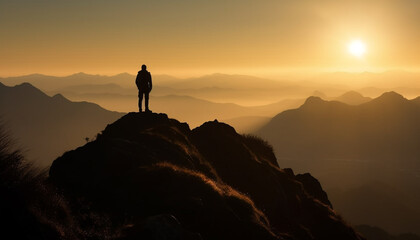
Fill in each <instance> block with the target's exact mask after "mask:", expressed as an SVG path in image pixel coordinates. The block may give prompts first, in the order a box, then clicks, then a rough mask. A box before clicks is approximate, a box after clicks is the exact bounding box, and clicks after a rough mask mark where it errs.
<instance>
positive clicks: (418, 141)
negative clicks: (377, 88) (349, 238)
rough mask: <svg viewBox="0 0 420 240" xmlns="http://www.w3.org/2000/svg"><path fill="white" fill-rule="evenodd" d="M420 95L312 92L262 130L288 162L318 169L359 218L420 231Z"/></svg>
mask: <svg viewBox="0 0 420 240" xmlns="http://www.w3.org/2000/svg"><path fill="white" fill-rule="evenodd" d="M417 100H418V99H414V100H407V99H405V98H404V97H403V96H401V95H399V94H397V93H395V92H387V93H384V94H383V95H381V96H380V97H378V98H375V99H373V100H371V101H369V102H367V103H364V104H360V105H357V106H351V105H347V104H344V103H340V102H337V101H324V100H322V99H320V98H318V97H310V98H308V99H307V100H306V102H305V104H303V105H302V106H301V107H300V108H298V109H294V110H288V111H285V112H283V113H280V114H278V115H277V116H276V117H274V118H273V119H272V120H271V121H270V122H269V123H268V124H267V125H265V126H264V127H262V128H261V129H260V130H259V131H258V135H259V136H262V137H263V138H264V139H266V140H268V141H269V142H270V143H272V144H273V146H274V149H275V152H276V155H277V157H278V159H279V164H280V166H282V167H292V168H293V169H294V170H295V171H297V172H306V171H310V172H311V173H312V174H313V175H314V176H316V177H317V178H318V179H319V180H320V181H321V183H322V184H323V186H324V187H325V188H326V189H327V192H328V193H329V194H330V196H331V198H332V203H333V204H334V206H336V208H337V209H338V210H339V211H340V212H342V213H343V214H344V216H345V217H346V218H348V219H349V220H350V221H351V222H352V223H355V224H369V225H377V226H379V227H382V228H384V229H386V230H387V231H390V232H391V233H400V232H417V233H418V229H420V225H419V222H420V214H419V213H420V211H419V210H420V206H419V205H418V202H419V200H420V191H419V190H418V189H420V182H419V181H418V176H419V169H420V161H419V159H420V148H419V146H420V137H419V136H420V125H419V124H418V123H419V121H420V105H419V104H418V101H417ZM369 189H370V190H369Z"/></svg>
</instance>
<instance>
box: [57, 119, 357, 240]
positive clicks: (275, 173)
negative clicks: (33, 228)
mask: <svg viewBox="0 0 420 240" xmlns="http://www.w3.org/2000/svg"><path fill="white" fill-rule="evenodd" d="M49 178H50V181H51V183H53V184H54V185H55V186H57V187H58V189H59V190H60V191H62V192H63V194H64V196H65V197H66V198H67V199H68V201H70V202H71V203H72V204H73V206H72V208H73V209H88V211H92V212H95V213H97V214H101V215H106V216H108V217H109V220H110V222H111V223H112V226H114V230H115V231H116V232H119V233H120V237H121V238H123V239H344V240H345V239H362V237H361V236H359V235H358V234H357V233H356V232H355V231H354V230H353V229H352V228H351V227H350V226H348V225H346V224H345V223H344V221H343V220H342V219H341V217H340V216H338V215H337V214H336V213H335V211H334V210H333V209H332V206H331V203H330V202H329V200H328V197H327V195H326V193H325V192H324V191H323V190H322V188H321V185H320V183H319V182H318V181H317V180H316V179H315V178H313V177H312V176H311V175H309V174H303V175H295V174H294V173H293V171H292V170H291V169H280V168H279V166H278V165H277V160H276V158H275V156H274V153H273V151H272V148H271V147H270V146H269V145H268V144H267V143H266V142H264V141H262V140H261V139H259V138H256V137H252V136H247V135H239V134H237V133H236V131H235V129H234V128H232V127H230V126H229V125H226V124H224V123H220V122H217V121H213V122H206V123H204V124H203V125H202V126H200V127H198V128H195V129H193V130H190V128H189V126H188V125H187V124H185V123H180V122H178V121H177V120H174V119H170V118H168V117H167V115H165V114H145V113H129V114H127V115H125V116H123V117H122V118H121V119H119V120H118V121H116V122H114V123H113V124H110V125H108V126H107V127H106V128H105V130H104V131H103V132H102V133H101V134H100V135H98V137H97V138H96V140H94V141H92V142H89V143H87V144H85V145H84V146H82V147H79V148H77V149H75V150H72V151H69V152H67V153H65V154H64V155H63V156H61V157H59V158H58V159H57V160H55V161H54V162H53V164H52V166H51V168H50V177H49Z"/></svg>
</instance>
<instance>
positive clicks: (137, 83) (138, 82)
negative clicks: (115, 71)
mask: <svg viewBox="0 0 420 240" xmlns="http://www.w3.org/2000/svg"><path fill="white" fill-rule="evenodd" d="M139 75H140V74H137V77H136V86H137V88H139V84H140V81H139V80H140V79H139Z"/></svg>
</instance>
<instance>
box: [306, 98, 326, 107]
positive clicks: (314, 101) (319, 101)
mask: <svg viewBox="0 0 420 240" xmlns="http://www.w3.org/2000/svg"><path fill="white" fill-rule="evenodd" d="M322 103H325V101H324V100H323V99H322V98H320V97H316V96H310V97H308V98H307V99H306V101H305V103H304V104H303V105H302V106H305V105H313V104H322Z"/></svg>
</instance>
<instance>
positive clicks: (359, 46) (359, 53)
mask: <svg viewBox="0 0 420 240" xmlns="http://www.w3.org/2000/svg"><path fill="white" fill-rule="evenodd" d="M348 51H349V53H350V54H351V55H353V56H355V57H358V58H360V57H363V55H365V53H366V44H365V43H364V42H363V41H361V40H353V41H351V42H350V44H349V45H348Z"/></svg>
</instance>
